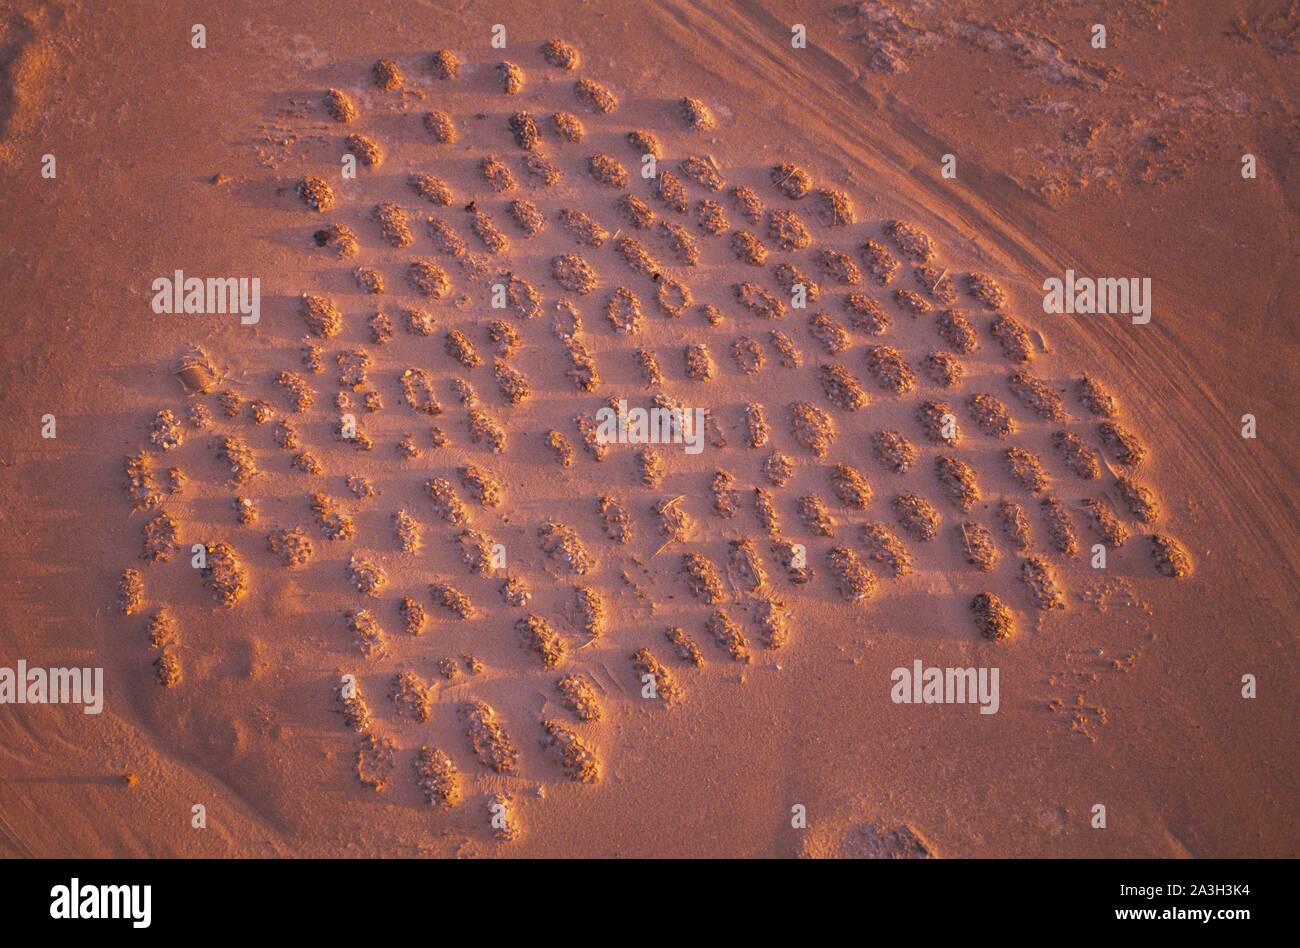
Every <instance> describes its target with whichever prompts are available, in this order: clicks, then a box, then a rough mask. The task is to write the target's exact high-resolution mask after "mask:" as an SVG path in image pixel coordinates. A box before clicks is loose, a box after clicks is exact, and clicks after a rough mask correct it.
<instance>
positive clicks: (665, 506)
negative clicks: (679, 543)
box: [650, 494, 686, 559]
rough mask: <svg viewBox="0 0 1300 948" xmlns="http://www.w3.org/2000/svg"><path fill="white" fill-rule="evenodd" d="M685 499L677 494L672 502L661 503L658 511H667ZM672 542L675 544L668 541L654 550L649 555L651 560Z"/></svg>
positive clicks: (683, 495) (682, 495)
mask: <svg viewBox="0 0 1300 948" xmlns="http://www.w3.org/2000/svg"><path fill="white" fill-rule="evenodd" d="M685 499H686V495H685V494H678V495H677V496H676V497H674V498H673V499H672V500H668V501H665V502H664V503H663V505H662V506H661V507H660V508H659V509H660V511H661V512H662V511H664V510H667V509H668V508H669V507H671V506H672V505H673V504H675V503H677V501H679V500H685ZM674 542H675V541H674V540H669V541H668V542H667V543H665V544H664V545H663V546H661V547H659V549H657V550H655V551H654V552H653V553H651V554H650V558H651V559H654V558H655V557H656V556H658V555H659V554H660V553H662V552H663V551H664V550H666V549H668V548H669V547H670V546H672V545H673V543H674Z"/></svg>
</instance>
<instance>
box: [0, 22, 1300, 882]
mask: <svg viewBox="0 0 1300 948" xmlns="http://www.w3.org/2000/svg"><path fill="white" fill-rule="evenodd" d="M524 6H525V5H523V4H506V3H490V2H484V3H472V4H471V3H458V4H457V3H451V4H446V3H432V2H418V0H410V2H396V3H391V4H377V5H373V9H369V10H364V11H363V10H359V9H354V8H351V7H349V8H348V9H347V12H338V13H327V12H322V11H321V7H320V5H319V4H309V3H301V2H284V3H277V4H274V5H267V4H262V3H252V2H247V0H230V2H223V3H211V4H208V3H163V4H129V5H122V6H121V7H120V8H114V9H112V10H108V9H105V8H104V7H103V6H102V5H99V4H94V3H85V2H76V0H69V2H48V3H43V2H33V0H18V2H17V3H10V4H5V5H3V6H0V79H2V80H3V81H2V83H0V207H3V210H4V213H3V215H2V216H0V228H2V229H3V236H4V241H3V268H0V300H2V301H3V308H2V309H0V313H2V314H3V315H2V316H0V319H3V326H4V331H3V332H2V333H0V417H3V420H4V424H3V426H2V427H0V524H2V527H0V557H2V560H0V562H3V575H4V577H5V580H6V582H7V586H8V590H9V592H8V593H7V594H6V596H5V598H4V604H3V607H0V666H6V667H14V666H16V664H17V662H18V661H19V660H22V661H25V662H26V663H27V666H29V667H102V668H103V669H104V682H105V685H104V704H103V711H102V713H100V714H93V715H92V714H85V713H83V709H82V707H80V706H77V705H31V704H29V705H16V704H4V705H0V854H3V855H5V856H10V857H18V856H79V857H80V856H176V855H180V856H261V855H284V856H305V855H315V856H376V855H395V856H502V855H504V856H526V857H532V856H571V857H578V856H615V855H617V856H674V857H682V856H718V855H722V856H762V857H770V856H778V857H788V856H813V857H822V856H917V855H930V856H937V857H941V858H952V857H965V856H1051V857H1099V856H1170V857H1215V856H1295V855H1297V854H1298V853H1300V833H1298V825H1297V806H1296V804H1297V786H1298V785H1300V784H1298V780H1297V778H1298V777H1300V774H1298V772H1297V769H1298V768H1297V755H1296V747H1295V721H1296V710H1297V681H1300V677H1298V675H1297V672H1298V671H1300V668H1298V667H1297V649H1296V635H1295V628H1296V625H1295V620H1296V615H1297V592H1296V588H1297V565H1298V563H1300V552H1298V544H1297V535H1298V528H1300V517H1298V516H1297V506H1296V496H1297V492H1296V485H1297V473H1296V472H1297V454H1298V452H1297V445H1298V444H1300V440H1298V439H1297V438H1296V436H1295V433H1294V430H1293V428H1294V425H1293V421H1294V412H1295V398H1294V389H1295V385H1296V382H1297V373H1296V367H1297V364H1298V362H1297V358H1298V354H1297V333H1296V319H1295V317H1296V309H1297V302H1298V301H1300V291H1298V289H1300V288H1298V284H1297V273H1296V252H1297V238H1296V220H1297V191H1296V161H1297V142H1300V121H1298V120H1297V116H1298V115H1300V112H1298V111H1297V102H1296V94H1297V89H1300V83H1298V82H1297V79H1298V78H1300V75H1298V74H1300V69H1298V68H1297V67H1298V61H1297V56H1298V52H1300V47H1298V43H1300V10H1298V9H1297V4H1295V3H1288V2H1253V0H1230V2H1223V3H1217V2H1216V3H1195V4H1193V3H1174V2H1160V0H1134V2H1127V3H1121V4H1109V3H1106V4H1103V3H1096V4H1092V3H1065V2H1051V0H1045V2H1027V3H1013V2H1006V0H993V2H988V3H974V2H967V0H955V2H948V3H940V2H934V0H894V2H888V0H880V2H870V0H869V2H863V3H861V4H856V5H855V4H834V3H802V2H786V3H780V2H770V0H757V2H752V3H729V2H714V0H702V2H698V3H688V2H677V0H663V2H657V3H653V4H632V3H580V2H559V3H546V4H541V5H528V6H529V7H530V9H528V10H524V9H521V8H522V7H524ZM1098 24H1100V25H1102V26H1104V28H1105V44H1104V46H1098V45H1095V39H1096V37H1097V35H1098V34H1097V33H1096V30H1095V26H1096V25H1098ZM196 25H201V26H202V27H203V30H202V39H203V42H202V44H198V45H196V42H195V35H196V34H195V29H194V28H195V26H196ZM497 26H499V27H502V28H503V30H500V31H497V30H494V27H497ZM797 27H802V30H799V29H797ZM801 37H802V38H806V43H799V42H797V40H798V39H799V38H801ZM494 39H496V40H503V41H504V47H501V46H500V45H497V46H494V45H493V43H494ZM551 41H559V42H551ZM548 43H549V45H546V44H548ZM331 90H333V91H332V92H331ZM47 156H53V163H52V165H51V162H50V161H49V159H48V158H47ZM347 156H351V157H353V158H355V159H357V160H356V161H355V163H354V164H355V174H354V175H348V174H347V172H348V171H349V170H350V164H352V163H350V162H349V160H348V157H347ZM1247 156H1250V157H1249V159H1248V158H1247ZM51 167H52V168H53V169H54V170H53V173H52V174H51V173H49V172H50V169H51ZM647 168H648V174H649V176H646V175H645V174H643V169H647ZM1243 169H1253V174H1245V175H1244V174H1243ZM1067 270H1072V271H1074V273H1076V274H1079V275H1086V276H1089V277H1125V278H1128V277H1136V278H1140V279H1149V280H1150V284H1149V285H1150V287H1151V291H1150V292H1151V295H1150V302H1151V307H1150V321H1149V322H1140V321H1135V320H1134V319H1133V318H1130V316H1128V315H1124V314H1117V315H1106V314H1097V315H1091V314H1080V313H1072V314H1071V313H1045V312H1044V308H1043V296H1044V289H1043V286H1044V281H1045V280H1048V279H1053V278H1064V275H1065V273H1066V271H1067ZM176 271H183V273H184V274H185V275H187V276H191V277H199V278H201V279H202V278H209V277H212V278H217V277H234V278H253V277H256V278H258V280H259V281H260V293H261V295H260V314H259V315H260V318H259V319H258V321H257V322H256V323H250V324H245V323H244V322H242V321H241V319H240V316H239V315H237V314H230V313H226V314H220V313H185V312H180V313H158V312H156V311H155V309H156V307H155V305H154V301H155V296H156V289H155V282H154V281H155V280H157V279H159V278H162V277H167V278H170V277H172V276H173V274H175V273H176ZM801 289H802V298H800V290H801ZM494 303H496V304H501V305H500V306H498V305H494ZM620 399H623V400H626V402H627V404H628V405H629V406H632V407H642V408H646V407H654V406H658V407H668V408H671V407H673V406H678V407H683V408H686V409H696V408H699V409H703V410H704V411H705V412H706V416H705V417H704V430H703V432H702V434H703V435H704V438H703V442H702V443H701V444H700V445H699V447H700V450H699V451H698V452H690V451H687V450H686V449H685V446H683V445H680V444H661V445H652V446H649V447H648V448H647V447H646V446H644V445H635V444H603V443H601V442H600V439H599V437H598V436H597V434H596V432H595V430H594V425H595V422H596V419H597V417H598V416H597V412H598V411H599V410H600V409H601V408H603V407H606V406H611V405H616V404H617V403H618V401H619V400H620ZM1247 415H1249V416H1252V418H1253V424H1254V434H1255V437H1243V425H1244V424H1246V423H1245V422H1244V421H1243V417H1244V416H1247ZM49 416H52V419H53V424H54V427H53V429H52V430H51V429H50V417H49ZM352 422H355V428H353V426H352ZM51 433H53V434H54V436H53V437H46V436H43V435H46V434H51ZM173 472H178V473H173ZM1098 544H1100V545H1101V547H1102V548H1104V551H1105V566H1104V568H1097V565H1096V562H1097V561H1096V553H1095V549H1096V545H1098ZM195 545H199V546H200V547H201V549H202V552H203V555H204V557H205V560H206V566H205V568H204V569H196V568H194V565H193V562H192V558H193V552H192V551H193V549H194V547H195ZM502 559H504V562H502ZM124 577H125V578H124ZM982 594H988V595H987V596H985V597H984V598H979V597H981V595H982ZM974 604H979V606H980V607H981V608H982V609H983V610H984V611H983V612H980V611H979V610H978V609H976V608H973V605H974ZM914 662H920V663H921V665H922V666H924V667H937V668H941V669H942V668H967V667H970V668H984V669H997V671H998V681H999V700H998V707H997V712H996V713H993V714H981V713H979V711H980V709H979V708H978V707H977V706H975V705H973V704H957V705H940V704H908V703H897V702H895V701H894V700H893V699H892V697H891V690H892V680H891V672H892V671H893V670H894V669H896V668H906V669H911V668H912V667H913V663H914ZM647 676H648V681H649V684H647ZM1246 676H1251V677H1250V680H1251V681H1253V683H1254V684H1253V687H1254V688H1255V691H1254V692H1253V697H1250V696H1247V695H1246V694H1243V690H1244V689H1248V687H1249V686H1248V685H1246V684H1243V680H1244V678H1245V677H1246ZM353 683H354V684H353ZM647 694H648V695H649V697H647ZM1099 804H1100V805H1102V806H1104V807H1105V817H1106V820H1105V827H1104V828H1098V827H1097V826H1096V822H1097V818H1096V815H1095V814H1096V810H1095V807H1096V806H1097V805H1099ZM196 805H200V806H201V807H202V808H203V809H202V812H203V813H204V814H205V815H206V824H205V825H204V826H203V827H196V826H195V825H194V824H195V822H196V821H195V816H194V814H195V812H196V811H195V809H194V808H195V806H196ZM494 807H497V809H496V810H494V809H493V808H494ZM494 813H495V814H496V816H497V817H498V819H497V821H496V824H497V825H494V824H493V820H492V817H493V815H494ZM801 814H806V825H805V824H804V823H803V821H802V820H801V819H799V816H800V815H801Z"/></svg>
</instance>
